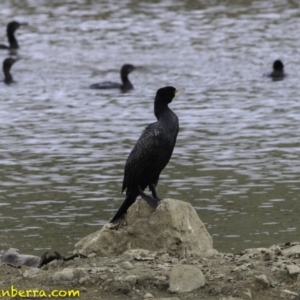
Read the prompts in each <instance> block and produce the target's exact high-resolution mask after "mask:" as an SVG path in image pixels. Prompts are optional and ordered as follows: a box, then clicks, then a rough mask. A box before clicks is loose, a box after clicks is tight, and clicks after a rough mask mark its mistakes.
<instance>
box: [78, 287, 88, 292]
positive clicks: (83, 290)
mask: <svg viewBox="0 0 300 300" xmlns="http://www.w3.org/2000/svg"><path fill="white" fill-rule="evenodd" d="M79 290H80V291H81V292H83V293H86V292H87V288H85V287H84V286H82V287H81V288H80V289H79Z"/></svg>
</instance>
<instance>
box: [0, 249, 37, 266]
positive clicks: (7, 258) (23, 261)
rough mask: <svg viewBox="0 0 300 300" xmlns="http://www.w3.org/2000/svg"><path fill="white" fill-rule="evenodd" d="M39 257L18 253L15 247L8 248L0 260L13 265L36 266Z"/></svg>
mask: <svg viewBox="0 0 300 300" xmlns="http://www.w3.org/2000/svg"><path fill="white" fill-rule="evenodd" d="M40 260H41V258H40V257H38V256H35V255H29V254H20V253H19V250H18V249H16V248H10V249H8V250H7V251H6V252H5V253H4V254H3V256H2V257H1V262H2V263H5V264H9V265H12V266H14V267H21V266H27V267H33V268H37V267H38V265H39V263H40Z"/></svg>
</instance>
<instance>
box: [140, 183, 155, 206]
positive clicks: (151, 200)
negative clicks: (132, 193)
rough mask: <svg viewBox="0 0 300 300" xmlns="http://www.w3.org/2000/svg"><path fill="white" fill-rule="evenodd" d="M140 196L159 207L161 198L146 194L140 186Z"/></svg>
mask: <svg viewBox="0 0 300 300" xmlns="http://www.w3.org/2000/svg"><path fill="white" fill-rule="evenodd" d="M139 192H140V196H141V197H142V198H143V199H144V200H145V201H146V202H147V203H148V204H149V205H150V206H152V207H157V205H158V202H159V201H160V199H158V198H154V197H151V196H148V195H146V194H145V193H144V192H143V191H142V189H141V188H140V187H139Z"/></svg>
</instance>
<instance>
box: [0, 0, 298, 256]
mask: <svg viewBox="0 0 300 300" xmlns="http://www.w3.org/2000/svg"><path fill="white" fill-rule="evenodd" d="M0 7H1V10H0V15H1V19H0V20H1V24H0V25H1V28H3V30H2V35H1V39H2V40H3V42H4V41H5V26H6V23H7V22H8V21H10V20H12V19H16V20H19V21H26V22H28V23H29V26H27V27H26V28H25V27H24V28H20V29H19V30H18V31H17V37H18V40H19V44H20V46H21V49H20V50H19V51H18V54H19V56H20V58H21V59H20V61H18V63H16V64H15V65H14V66H13V68H12V74H13V76H14V79H15V80H16V81H17V83H16V84H15V85H12V86H6V85H4V84H2V85H1V86H0V93H1V101H0V132H1V139H0V166H1V168H0V179H1V181H0V182H1V185H0V189H1V196H0V197H1V199H0V207H1V211H0V232H1V242H0V249H7V248H9V247H17V248H19V249H21V250H22V251H23V252H27V253H28V252H30V253H32V249H33V250H34V251H35V252H36V253H38V254H41V253H43V252H44V251H45V249H53V250H58V251H62V252H63V253H67V252H70V251H72V250H73V245H74V243H75V242H76V241H77V240H78V239H80V238H81V237H83V236H85V235H87V234H89V233H91V232H93V231H95V230H96V229H98V228H99V227H100V226H101V225H103V224H105V223H106V222H107V221H108V220H109V219H111V217H112V216H113V215H114V212H115V211H116V209H117V208H118V207H119V205H120V204H121V202H122V201H123V199H124V196H123V195H121V194H120V190H121V185H122V179H123V168H124V164H125V160H126V158H127V156H128V154H129V152H130V150H131V148H132V147H133V145H134V143H135V141H136V140H137V138H138V137H139V135H140V133H141V131H142V129H143V128H144V127H145V126H146V125H147V124H148V123H150V122H153V121H154V116H153V97H154V95H155V92H156V90H157V89H158V88H160V87H162V86H165V85H174V86H175V87H176V88H185V92H184V93H181V94H180V95H179V97H178V98H176V99H175V101H174V102H173V103H172V104H171V106H172V109H173V110H174V111H175V112H176V114H177V115H178V116H179V119H180V128H181V129H180V133H179V136H178V142H177V145H176V148H175V151H174V154H173V157H172V159H171V161H170V163H169V165H168V167H167V168H166V169H165V170H164V172H163V174H162V176H161V180H160V182H159V186H158V192H159V195H160V196H161V197H173V198H177V199H181V200H183V201H188V202H190V203H192V205H193V206H194V207H195V208H196V209H197V211H198V213H199V216H200V217H201V219H202V220H203V221H204V222H205V224H206V226H207V228H208V230H209V232H210V233H211V234H212V236H213V238H214V245H215V247H216V248H217V249H218V250H220V251H231V250H241V249H243V248H246V247H252V246H270V245H271V244H274V243H278V242H287V241H293V240H296V239H297V237H298V235H297V230H298V227H299V218H298V215H299V205H297V204H298V198H299V196H298V195H299V188H300V186H299V173H300V167H299V163H298V162H299V153H300V152H299V148H300V143H299V128H298V127H299V116H300V105H299V98H300V93H299V89H298V82H299V78H298V74H299V72H298V65H299V59H298V57H299V55H298V45H297V40H298V36H299V34H300V25H299V22H298V19H299V14H300V13H299V10H298V4H296V3H295V2H293V1H289V2H288V1H287V2H285V3H282V2H281V1H275V2H273V3H272V5H271V6H270V5H269V2H268V1H237V0H236V1H227V2H226V4H225V3H224V2H223V1H214V3H213V4H212V3H211V1H206V2H205V1H201V3H197V2H196V1H186V2H184V3H182V2H181V1H176V0H171V1H156V2H155V3H153V2H152V3H145V2H143V1H133V0H132V1H129V0H128V1H122V2H120V1H107V2H105V3H93V2H92V1H88V0H86V1H84V0H82V1H74V0H72V1H71V0H70V1H64V3H63V4H62V3H61V1H51V2H49V1H36V0H28V1H22V2H19V1H8V0H5V1H2V3H1V4H0ZM1 42H2V41H1ZM0 55H1V59H2V60H3V59H4V58H5V57H6V56H7V53H6V51H1V53H0ZM277 58H279V59H282V60H283V62H284V63H285V66H286V71H287V73H288V74H289V76H288V77H287V78H286V79H285V80H283V81H279V82H273V81H271V80H269V79H268V78H263V77H262V74H263V73H265V72H267V71H270V70H271V67H272V63H273V61H274V60H275V59H277ZM124 63H132V64H134V65H138V66H139V68H138V70H136V71H135V72H133V73H132V74H131V75H130V78H131V81H132V83H133V85H134V86H135V89H134V90H133V91H130V92H128V93H119V92H118V91H115V90H114V91H99V90H90V89H88V88H87V87H88V86H89V85H90V84H92V83H94V82H99V81H106V80H109V81H118V80H119V69H120V67H121V66H122V65H123V64H124Z"/></svg>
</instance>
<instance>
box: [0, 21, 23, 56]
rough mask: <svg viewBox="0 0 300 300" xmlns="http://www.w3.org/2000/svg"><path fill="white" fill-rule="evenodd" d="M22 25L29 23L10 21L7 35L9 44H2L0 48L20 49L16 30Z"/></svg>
mask: <svg viewBox="0 0 300 300" xmlns="http://www.w3.org/2000/svg"><path fill="white" fill-rule="evenodd" d="M22 25H27V23H20V22H17V21H12V22H9V23H8V24H7V26H6V36H7V40H8V43H9V45H8V46H7V45H3V44H1V45H0V49H7V50H17V49H19V44H18V41H17V39H16V37H15V31H16V30H17V29H18V28H19V27H20V26H22Z"/></svg>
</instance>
